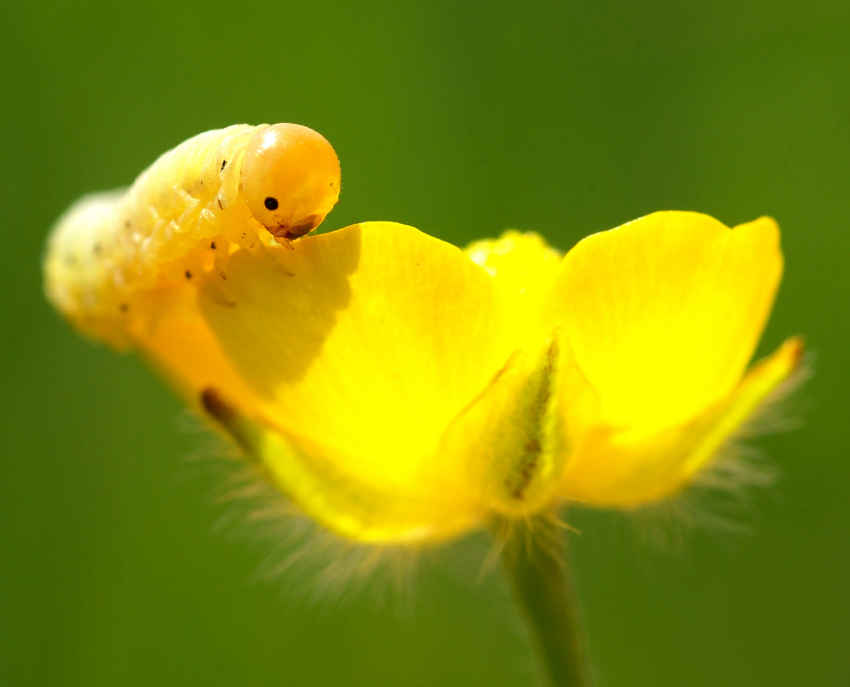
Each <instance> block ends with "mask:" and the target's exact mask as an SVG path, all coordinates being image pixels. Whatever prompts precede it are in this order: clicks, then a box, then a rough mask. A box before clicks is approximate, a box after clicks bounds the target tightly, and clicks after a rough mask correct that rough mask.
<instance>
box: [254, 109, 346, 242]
mask: <svg viewBox="0 0 850 687" xmlns="http://www.w3.org/2000/svg"><path fill="white" fill-rule="evenodd" d="M239 180H240V184H241V186H240V189H239V190H240V192H241V195H242V197H243V198H244V199H245V203H246V204H247V206H248V210H249V211H250V213H251V216H252V217H253V218H254V219H255V220H257V221H258V222H259V223H260V224H262V225H263V226H264V227H265V228H266V229H267V230H268V231H269V232H271V234H272V235H273V236H275V237H283V238H291V237H290V236H289V234H290V233H292V230H293V229H294V228H296V227H298V234H297V235H298V236H301V235H303V234H306V233H307V232H309V231H310V230H312V229H314V228H316V227H317V226H319V224H321V222H322V220H323V219H324V218H325V215H326V214H328V213H329V212H330V211H331V209H332V208H333V206H334V205H335V204H336V201H337V197H338V196H339V160H338V159H337V157H336V153H335V152H334V149H333V148H332V147H331V144H330V143H328V142H327V141H326V140H325V138H324V137H323V136H322V135H321V134H318V133H316V132H315V131H313V130H312V129H308V128H307V127H305V126H300V125H298V124H273V125H272V126H267V127H260V128H258V130H257V133H255V134H254V136H253V137H252V138H251V140H250V141H249V143H248V146H247V148H246V150H245V157H244V159H243V160H242V167H241V169H240V171H239ZM305 223H306V224H305Z"/></svg>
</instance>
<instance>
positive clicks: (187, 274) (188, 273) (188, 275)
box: [186, 270, 192, 279]
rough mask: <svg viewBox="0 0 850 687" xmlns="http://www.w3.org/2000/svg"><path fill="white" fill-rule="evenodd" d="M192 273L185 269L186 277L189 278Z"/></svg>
mask: <svg viewBox="0 0 850 687" xmlns="http://www.w3.org/2000/svg"><path fill="white" fill-rule="evenodd" d="M191 278H192V273H191V272H190V271H189V270H186V279H191Z"/></svg>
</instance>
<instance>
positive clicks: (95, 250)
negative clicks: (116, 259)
mask: <svg viewBox="0 0 850 687" xmlns="http://www.w3.org/2000/svg"><path fill="white" fill-rule="evenodd" d="M92 252H93V253H94V254H95V255H100V244H99V243H96V244H94V245H93V246H92Z"/></svg>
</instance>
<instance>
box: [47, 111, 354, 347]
mask: <svg viewBox="0 0 850 687" xmlns="http://www.w3.org/2000/svg"><path fill="white" fill-rule="evenodd" d="M339 191H340V168H339V160H338V159H337V156H336V153H335V152H334V150H333V148H332V147H331V145H330V143H328V142H327V140H325V138H324V137H322V136H321V135H320V134H318V133H317V132H315V131H313V130H312V129H308V128H307V127H304V126H300V125H297V124H275V125H272V126H269V125H261V126H248V125H241V124H240V125H235V126H230V127H227V128H226V129H219V130H214V131H208V132H206V133H203V134H199V135H198V136H195V137H193V138H190V139H189V140H188V141H185V142H184V143H181V144H180V145H179V146H177V147H176V148H174V149H173V150H170V151H168V152H167V153H165V154H163V155H162V156H161V157H160V158H159V159H158V160H156V162H154V163H153V164H152V165H151V166H150V167H149V168H148V169H146V170H145V171H144V172H142V174H141V175H140V176H139V177H138V179H136V181H135V182H134V183H133V184H132V186H130V187H129V188H128V189H126V190H120V191H113V192H109V193H98V194H93V195H89V196H85V197H83V198H81V199H80V200H79V201H77V202H76V203H75V204H74V205H72V206H71V208H70V209H68V211H67V212H66V213H65V214H64V215H63V216H62V217H61V218H60V219H59V221H58V222H57V224H56V226H55V227H54V229H53V231H52V232H51V235H50V238H49V240H48V244H47V250H46V254H45V259H44V272H45V284H46V286H45V289H46V292H47V297H48V299H49V300H50V301H51V303H52V304H53V305H54V306H55V307H56V308H57V310H59V311H60V312H61V313H62V314H63V315H65V316H66V317H67V318H68V319H69V320H71V322H73V323H74V324H75V325H76V326H77V327H78V328H79V329H81V330H82V331H84V332H86V333H88V334H90V335H93V336H95V337H97V338H100V339H103V340H106V341H107V342H109V343H111V344H113V345H115V346H118V347H121V346H123V345H124V344H125V341H124V339H125V336H124V332H123V327H122V326H121V320H122V318H125V317H127V316H128V312H129V311H130V310H131V308H133V305H134V302H136V301H138V300H139V299H144V298H146V297H150V295H151V294H152V293H153V292H156V291H158V290H160V289H167V288H168V287H169V285H173V284H174V283H176V282H179V281H181V280H191V279H192V278H193V277H197V276H200V275H202V274H205V273H208V272H210V271H211V270H213V269H215V267H216V265H218V264H220V262H221V260H223V258H225V257H226V256H227V255H229V253H230V252H232V251H234V250H236V249H237V248H239V247H242V248H248V249H252V248H255V247H256V246H257V245H258V244H260V243H262V244H269V243H273V242H274V241H277V242H279V243H283V244H285V245H289V243H290V241H291V240H292V239H296V238H298V237H300V236H303V235H305V234H307V233H308V232H310V231H312V230H313V229H315V228H316V227H318V226H319V224H321V222H322V220H324V218H325V215H327V213H328V212H330V210H331V209H332V208H333V206H334V205H335V204H336V202H337V199H338V197H339Z"/></svg>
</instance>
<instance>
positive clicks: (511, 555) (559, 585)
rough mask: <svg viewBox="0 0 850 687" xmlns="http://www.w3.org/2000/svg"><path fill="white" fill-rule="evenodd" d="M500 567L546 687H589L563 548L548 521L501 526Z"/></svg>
mask: <svg viewBox="0 0 850 687" xmlns="http://www.w3.org/2000/svg"><path fill="white" fill-rule="evenodd" d="M497 536H498V537H500V538H501V540H502V541H503V543H504V547H503V549H502V563H503V564H504V567H505V570H506V572H507V574H508V577H509V578H510V580H511V583H512V586H513V590H514V594H515V596H516V599H517V601H518V602H519V605H520V608H521V610H522V614H523V616H524V617H525V620H526V622H527V624H528V626H529V629H530V631H531V635H532V641H533V643H534V645H535V649H536V652H537V657H538V660H539V663H540V666H541V668H542V670H543V672H544V673H545V675H546V677H547V678H548V681H547V683H546V684H547V685H549V686H550V687H590V684H591V683H590V676H589V670H588V666H587V658H586V655H585V649H584V641H583V637H582V631H581V620H580V618H579V611H578V606H577V603H576V600H575V594H574V591H573V586H572V580H571V577H570V571H569V566H568V564H567V557H566V553H567V550H566V548H567V547H566V543H565V541H564V537H563V536H561V532H560V531H558V529H557V525H556V524H555V520H554V518H545V519H544V518H543V517H537V518H534V519H532V520H530V521H528V522H526V521H521V520H513V521H511V522H509V523H508V522H505V521H502V522H501V523H499V525H497Z"/></svg>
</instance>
